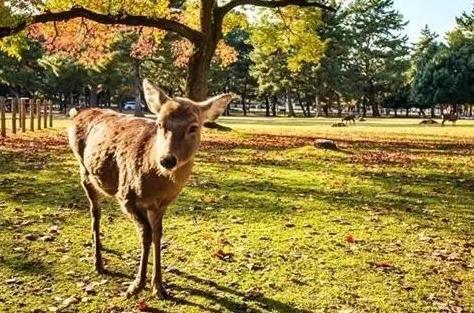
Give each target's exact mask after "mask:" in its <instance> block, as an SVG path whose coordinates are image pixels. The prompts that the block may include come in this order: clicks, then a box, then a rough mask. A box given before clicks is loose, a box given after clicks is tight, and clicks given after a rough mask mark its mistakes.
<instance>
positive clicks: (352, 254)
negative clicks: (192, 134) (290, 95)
mask: <svg viewBox="0 0 474 313" xmlns="http://www.w3.org/2000/svg"><path fill="white" fill-rule="evenodd" d="M335 121H336V120H331V119H258V118H248V119H243V118H225V119H222V121H221V122H222V124H224V125H226V126H230V127H232V129H233V130H232V131H231V132H216V131H206V133H205V135H204V142H203V149H202V150H201V151H200V152H199V154H198V156H197V160H196V161H197V162H196V166H195V170H194V174H193V176H192V179H191V181H190V182H189V184H188V186H187V188H186V189H185V191H184V192H183V193H182V194H181V196H180V197H179V198H178V200H177V202H176V203H175V204H173V205H172V206H171V207H170V209H169V212H168V214H167V215H166V217H165V222H164V224H165V231H164V240H165V247H166V248H165V250H164V251H163V256H164V279H165V282H166V284H167V286H168V288H169V289H170V291H171V293H172V295H173V299H172V300H167V301H159V300H156V299H153V298H152V297H151V291H150V290H149V289H147V290H145V291H143V292H142V293H141V294H140V295H139V296H138V297H136V298H132V299H129V300H126V299H124V297H123V296H122V295H121V293H123V292H124V291H125V290H126V285H125V282H128V281H130V280H131V279H132V277H133V275H134V274H135V270H136V266H137V263H138V256H139V245H138V238H137V236H136V234H135V229H134V226H133V224H132V223H131V222H130V221H128V220H127V218H126V217H125V216H124V215H123V214H122V213H121V212H120V210H119V209H118V208H117V207H116V205H115V204H114V202H113V201H110V200H108V201H106V202H105V203H104V209H103V219H102V220H103V223H102V234H103V244H104V248H105V252H104V257H105V262H106V264H105V265H106V267H107V268H108V269H109V270H110V271H111V272H112V274H109V275H105V276H98V275H96V274H94V272H93V271H92V260H91V259H92V255H91V252H92V251H91V247H90V234H89V226H90V220H89V215H88V205H87V201H86V198H85V196H84V194H83V191H82V189H81V187H80V185H79V177H78V171H77V165H76V162H75V161H74V159H73V157H72V155H71V153H70V152H69V150H68V148H67V146H66V145H65V139H64V127H65V126H66V125H67V123H68V121H66V120H62V121H58V122H57V123H56V125H57V126H56V129H55V130H47V131H44V130H43V131H41V132H36V133H34V134H30V133H27V134H25V135H16V136H15V137H12V136H10V138H11V139H10V140H7V141H4V142H2V141H0V186H1V188H0V249H1V250H0V312H23V311H24V312H31V311H33V310H35V309H38V310H40V309H41V310H43V311H45V312H48V311H49V310H50V309H51V310H54V308H61V306H63V302H64V300H65V299H67V298H70V297H71V296H74V297H76V298H77V300H78V302H77V303H72V304H70V305H69V306H68V307H67V308H66V309H64V310H63V311H72V312H74V311H79V312H98V311H99V312H100V311H102V312H122V311H126V312H130V311H136V310H137V303H138V302H140V301H144V302H145V303H146V304H147V305H148V306H149V307H151V308H153V310H152V311H154V312H461V310H462V312H474V239H473V238H474V237H473V235H474V167H473V164H474V163H473V162H474V157H473V153H474V122H472V121H459V122H458V125H457V126H456V127H452V126H446V127H440V126H418V125H417V122H419V120H414V119H410V120H403V119H369V121H368V122H366V123H358V124H357V125H356V126H351V127H347V128H331V127H330V125H331V124H332V123H333V122H335ZM58 137H59V138H58ZM314 138H331V139H334V140H335V141H336V142H337V143H338V145H339V146H340V147H341V151H340V152H334V151H325V150H319V149H316V148H314V147H312V146H311V143H312V141H313V139H314ZM13 139H14V140H13ZM2 145H3V146H2ZM54 225H57V226H58V228H59V232H58V233H55V229H54V227H53V226H54ZM51 231H52V232H51ZM28 234H30V235H29V236H28ZM31 235H33V236H37V237H39V238H40V237H42V236H44V235H48V236H50V238H46V239H52V241H44V240H42V239H45V238H42V239H35V240H28V239H27V238H26V237H28V238H29V237H30V236H31ZM25 236H26V237H25ZM352 239H353V240H352ZM351 241H353V242H351ZM218 250H223V251H225V252H229V253H233V257H232V258H231V260H228V261H223V260H220V259H219V258H216V257H215V256H213V254H214V253H215V252H216V251H218ZM88 284H93V285H94V291H95V294H92V295H88V294H86V292H85V290H84V288H85V286H86V285H88ZM38 312H41V311H38Z"/></svg>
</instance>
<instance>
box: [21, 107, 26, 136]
mask: <svg viewBox="0 0 474 313" xmlns="http://www.w3.org/2000/svg"><path fill="white" fill-rule="evenodd" d="M20 102H21V104H20V106H21V108H20V110H21V132H22V133H24V132H26V104H25V102H26V100H25V99H20Z"/></svg>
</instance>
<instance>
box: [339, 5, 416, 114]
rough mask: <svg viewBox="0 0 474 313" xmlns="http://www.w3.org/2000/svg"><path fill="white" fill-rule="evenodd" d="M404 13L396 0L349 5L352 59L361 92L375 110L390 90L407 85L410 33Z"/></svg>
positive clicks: (348, 23)
mask: <svg viewBox="0 0 474 313" xmlns="http://www.w3.org/2000/svg"><path fill="white" fill-rule="evenodd" d="M405 26H406V22H404V21H403V16H402V15H401V14H400V13H399V12H398V11H397V10H395V9H394V8H393V0H355V1H353V2H351V4H350V5H349V8H348V16H347V27H348V28H349V29H350V34H351V42H352V45H351V49H350V59H351V62H352V63H353V65H354V67H355V69H356V71H357V72H358V73H359V74H360V78H361V81H360V82H361V83H362V93H363V95H364V97H365V98H366V99H367V100H368V102H369V104H371V105H372V107H373V108H374V109H375V107H376V104H377V103H378V102H379V101H380V99H381V98H383V93H385V92H389V91H391V90H393V89H395V88H397V87H399V86H402V85H403V84H404V77H403V75H401V73H404V72H405V71H406V70H407V68H408V64H409V63H408V59H407V56H408V51H409V49H408V47H407V40H408V38H407V36H402V35H401V34H400V33H401V31H402V30H403V28H404V27H405Z"/></svg>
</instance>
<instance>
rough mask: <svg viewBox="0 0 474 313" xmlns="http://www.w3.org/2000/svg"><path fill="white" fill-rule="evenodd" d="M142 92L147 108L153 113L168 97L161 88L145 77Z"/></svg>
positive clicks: (155, 112) (156, 111)
mask: <svg viewBox="0 0 474 313" xmlns="http://www.w3.org/2000/svg"><path fill="white" fill-rule="evenodd" d="M143 93H144V94H145V100H146V103H147V104H148V108H149V109H150V111H151V112H152V113H154V114H158V113H159V112H160V109H161V106H162V105H163V104H164V103H165V102H166V101H168V100H169V99H170V98H169V97H168V96H167V95H166V93H165V92H164V91H163V90H161V89H160V88H159V87H157V86H155V85H154V84H153V83H151V82H150V81H149V80H148V79H147V78H145V79H144V80H143Z"/></svg>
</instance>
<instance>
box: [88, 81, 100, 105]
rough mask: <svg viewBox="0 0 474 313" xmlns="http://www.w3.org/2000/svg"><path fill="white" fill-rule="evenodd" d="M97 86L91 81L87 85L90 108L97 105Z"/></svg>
mask: <svg viewBox="0 0 474 313" xmlns="http://www.w3.org/2000/svg"><path fill="white" fill-rule="evenodd" d="M98 90H99V89H98V86H97V84H95V83H93V84H91V85H90V86H89V92H90V98H89V106H90V107H91V108H95V107H97V104H98V99H99V98H98Z"/></svg>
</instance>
